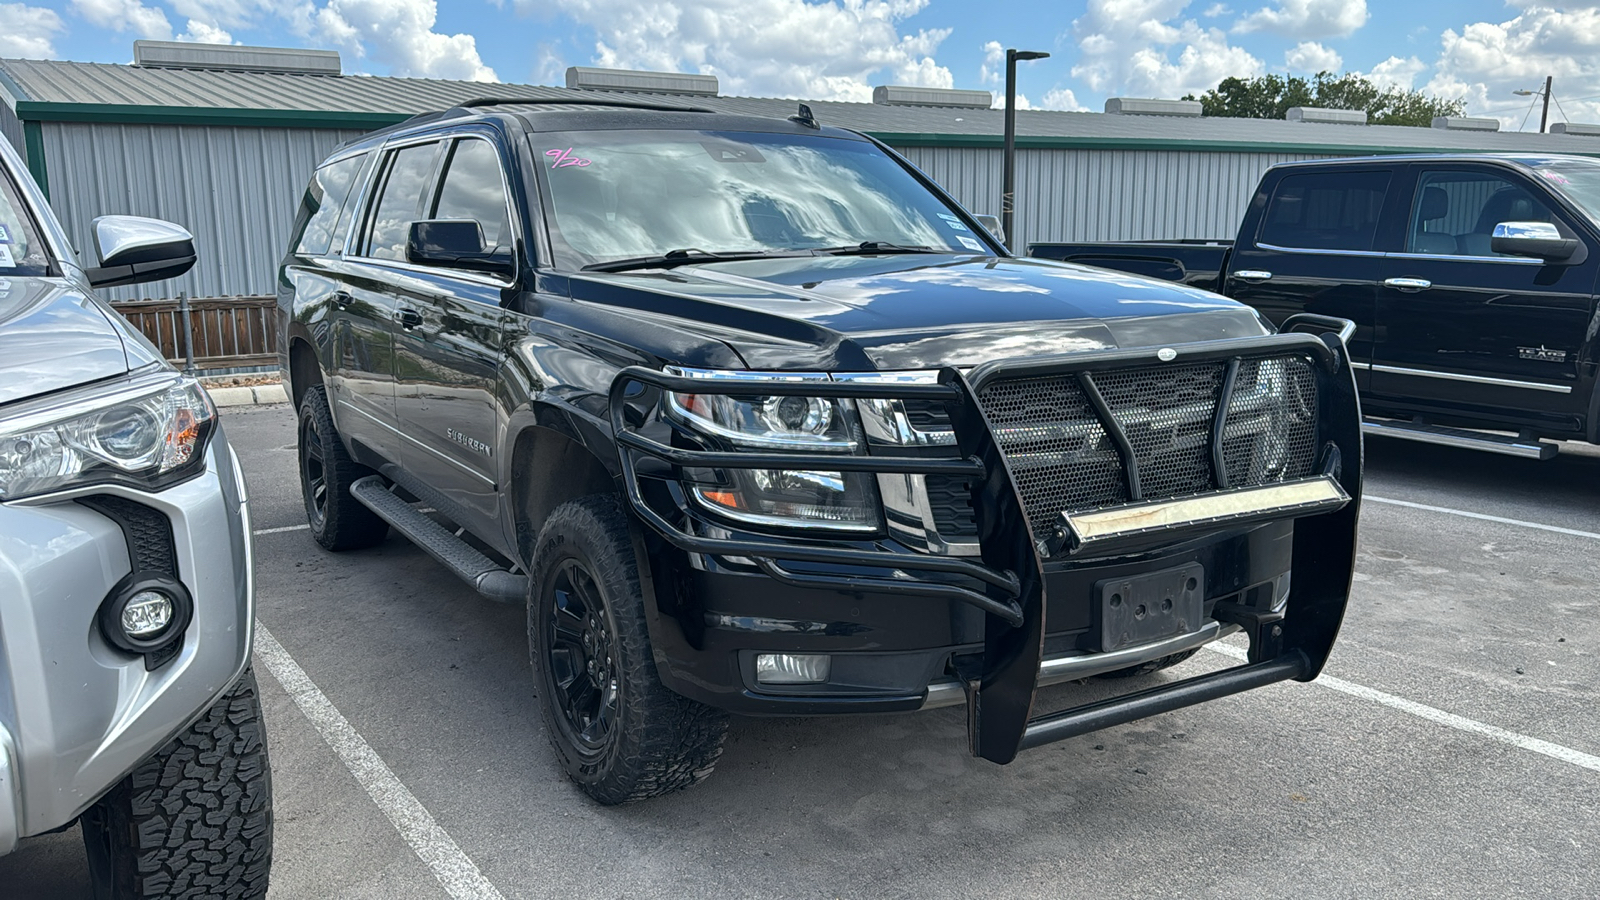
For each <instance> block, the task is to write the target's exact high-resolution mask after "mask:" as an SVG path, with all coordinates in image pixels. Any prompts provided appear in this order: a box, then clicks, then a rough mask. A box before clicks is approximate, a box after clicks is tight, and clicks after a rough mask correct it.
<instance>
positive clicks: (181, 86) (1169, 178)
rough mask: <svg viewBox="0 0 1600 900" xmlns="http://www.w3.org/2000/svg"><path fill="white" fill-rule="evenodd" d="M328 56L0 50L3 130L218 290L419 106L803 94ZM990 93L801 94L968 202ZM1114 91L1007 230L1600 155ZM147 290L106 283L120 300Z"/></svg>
mask: <svg viewBox="0 0 1600 900" xmlns="http://www.w3.org/2000/svg"><path fill="white" fill-rule="evenodd" d="M338 73H339V66H338V58H337V54H333V53H330V52H328V51H293V50H277V49H271V48H249V47H243V48H241V47H222V46H213V45H195V44H168V43H154V42H144V41H141V42H138V44H137V45H136V52H135V64H134V65H104V64H93V63H77V62H65V61H41V60H16V59H6V60H0V133H3V134H4V135H5V136H6V137H7V138H9V139H10V140H12V142H13V143H14V144H16V145H17V147H18V150H19V152H21V153H22V154H23V155H24V157H25V158H26V159H27V160H28V164H29V167H30V169H31V170H32V172H33V174H34V177H35V178H36V179H37V180H38V181H39V183H40V184H41V186H43V187H44V188H45V190H46V191H47V193H48V194H49V196H50V200H51V203H52V204H53V205H54V206H55V208H56V212H57V214H58V215H59V217H60V218H61V220H62V221H63V223H64V224H65V225H66V227H67V229H68V230H69V232H70V233H71V235H72V237H73V240H74V242H75V243H76V245H77V246H78V247H79V248H80V249H82V248H85V247H88V246H89V243H88V226H89V222H90V220H91V219H92V218H93V217H94V216H96V215H102V214H106V213H134V214H139V215H150V216H156V217H159V218H165V219H170V220H172V221H175V222H178V223H181V224H183V225H185V226H186V227H188V228H189V229H190V230H191V231H192V232H193V233H194V235H195V243H196V248H197V250H198V252H199V254H200V262H199V264H198V265H197V266H196V267H195V269H194V270H193V271H192V272H191V273H190V274H188V275H186V276H184V277H183V278H181V279H177V280H175V281H172V282H164V283H161V284H160V285H158V286H155V288H154V290H156V291H160V292H162V293H166V294H169V295H175V294H176V293H177V292H178V291H186V292H188V293H189V295H190V296H194V297H214V296H231V295H241V294H270V293H272V292H273V287H274V285H273V279H274V277H275V270H276V266H277V261H278V259H279V256H280V255H281V253H282V250H283V244H284V241H285V240H286V239H287V236H288V233H289V230H290V226H291V224H292V219H293V217H294V215H295V211H296V208H297V205H298V202H299V197H300V193H301V191H302V190H303V189H304V186H305V183H306V180H307V179H308V178H309V176H310V173H311V170H312V168H313V167H314V165H315V164H316V162H318V161H319V160H320V159H321V158H322V157H323V156H325V155H326V154H327V153H328V152H329V151H331V150H332V149H333V148H334V147H336V146H337V145H338V144H340V143H341V142H343V141H346V140H348V139H350V138H352V137H355V136H356V135H358V134H361V133H362V132H364V131H366V130H369V129H372V128H377V127H381V126H384V125H389V124H392V123H394V122H398V121H401V120H403V119H405V118H407V117H408V116H411V115H413V114H416V113H420V112H427V111H430V110H437V109H442V108H446V107H449V106H451V105H454V104H455V103H458V102H460V101H462V100H466V99H469V98H474V97H482V96H485V95H492V96H495V97H505V98H517V99H536V98H549V97H583V96H593V91H595V90H607V91H609V92H611V93H610V94H608V95H609V96H625V97H626V96H636V97H638V98H641V99H648V96H649V94H656V95H660V94H662V93H668V94H676V95H678V96H679V97H680V99H681V101H682V102H685V103H692V104H694V105H698V106H705V107H709V108H713V109H718V110H725V111H729V112H739V113H749V114H757V115H769V116H787V115H791V114H793V113H794V112H795V107H796V101H794V100H779V99H769V98H745V97H723V96H718V95H717V89H716V82H715V79H711V78H708V77H706V76H682V75H676V76H668V77H661V76H651V75H650V74H648V73H629V72H608V71H606V70H594V69H574V70H572V71H571V72H569V73H568V80H569V84H570V86H569V87H540V86H532V85H515V84H496V85H486V84H479V83H474V82H464V81H437V80H428V79H412V78H381V77H365V76H346V75H341V74H338ZM630 92H631V93H630ZM989 104H990V100H989V99H988V95H987V94H986V93H985V92H981V91H948V92H946V91H935V90H929V89H925V88H900V87H888V86H885V87H880V88H878V89H877V90H876V91H875V102H873V103H837V102H813V103H810V104H809V105H810V106H811V108H812V110H813V111H814V113H815V114H816V116H817V118H818V119H820V120H822V121H825V122H828V123H830V124H836V125H842V126H845V127H849V128H855V129H859V130H861V131H864V132H867V133H869V134H872V135H874V136H875V137H878V138H880V139H882V140H884V141H885V142H886V143H888V144H890V145H891V146H893V147H895V148H896V149H898V150H899V151H900V152H902V153H904V154H905V155H906V156H907V157H908V158H910V159H911V161H912V162H914V163H915V164H916V165H917V166H919V167H921V168H922V170H923V171H925V172H927V173H928V174H929V175H930V176H932V177H933V178H934V179H935V180H936V181H938V182H939V183H940V184H942V185H944V186H945V188H946V189H948V190H949V191H950V192H951V193H952V194H954V195H955V197H956V198H957V199H958V200H960V201H961V202H962V203H963V204H965V205H966V206H967V207H968V208H969V209H971V210H972V211H974V212H979V213H997V212H998V211H999V205H1000V204H999V197H1000V169H1001V131H1002V127H1003V125H1002V115H1003V114H1002V112H1001V111H1000V110H996V109H991V108H989ZM1107 106H1108V109H1114V110H1117V112H1116V113H1107V114H1102V113H1069V112H1050V111H1023V112H1019V114H1018V116H1017V126H1018V139H1017V146H1018V148H1019V150H1018V159H1017V235H1016V237H1017V240H1016V241H1014V244H1015V246H1017V247H1019V248H1020V247H1023V246H1025V245H1026V243H1027V242H1028V241H1035V240H1124V239H1128V240H1131V239H1144V238H1163V237H1192V238H1228V237H1232V235H1233V231H1234V227H1235V225H1236V223H1237V222H1238V221H1239V218H1240V216H1241V215H1242V214H1243V211H1244V205H1245V203H1246V202H1247V201H1248V199H1249V195H1250V191H1251V189H1252V188H1253V187H1254V185H1255V183H1256V180H1257V178H1258V177H1259V176H1260V174H1261V172H1262V171H1263V170H1264V169H1266V168H1267V167H1268V166H1270V165H1272V164H1274V163H1279V162H1286V161H1291V160H1301V159H1309V158H1315V157H1324V156H1347V155H1363V154H1371V153H1396V152H1419V151H1432V150H1444V151H1450V150H1456V151H1463V150H1471V151H1512V152H1552V153H1555V152H1559V153H1580V154H1585V155H1600V139H1596V138H1595V137H1590V136H1582V135H1580V134H1579V133H1578V132H1581V131H1583V129H1581V128H1577V127H1576V126H1574V128H1573V129H1572V130H1571V133H1566V134H1520V133H1519V134H1504V133H1495V132H1485V131H1481V130H1460V128H1400V127H1390V126H1361V125H1351V124H1332V122H1335V121H1340V120H1341V119H1348V118H1349V114H1348V113H1346V114H1344V116H1342V117H1341V116H1339V115H1321V114H1318V113H1319V111H1316V110H1310V111H1304V114H1303V115H1300V116H1296V117H1294V118H1295V119H1296V120H1295V121H1289V120H1285V121H1267V120H1253V119H1208V118H1201V117H1198V116H1197V115H1190V113H1198V109H1195V108H1190V107H1187V106H1185V105H1184V104H1181V103H1174V102H1172V101H1163V102H1152V101H1137V100H1120V99H1119V100H1114V101H1111V102H1108V104H1107ZM1192 106H1193V107H1198V104H1193V105H1192ZM1150 112H1158V113H1165V114H1161V115H1152V114H1149V113H1150ZM1174 112H1177V113H1181V114H1180V115H1172V113H1174ZM1358 115H1359V114H1358ZM1457 124H1458V125H1470V124H1471V123H1457ZM151 289H152V288H150V287H145V288H142V289H141V288H119V289H113V290H112V291H110V292H108V293H109V294H111V296H112V299H116V300H127V299H134V298H136V297H138V296H140V294H141V291H144V292H149V291H150V290H151Z"/></svg>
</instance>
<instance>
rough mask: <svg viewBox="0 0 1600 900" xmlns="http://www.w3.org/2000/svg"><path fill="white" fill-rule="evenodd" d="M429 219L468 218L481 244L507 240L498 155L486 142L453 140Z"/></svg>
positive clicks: (506, 242) (493, 245)
mask: <svg viewBox="0 0 1600 900" xmlns="http://www.w3.org/2000/svg"><path fill="white" fill-rule="evenodd" d="M428 218H430V219H472V220H474V221H476V222H477V223H478V225H479V226H480V227H481V228H482V229H483V246H484V249H486V250H493V249H495V248H496V247H499V246H502V245H509V244H510V243H511V223H510V222H509V221H508V220H507V216H506V191H505V182H504V181H503V180H502V179H501V177H500V155H499V154H498V153H496V152H495V149H494V145H493V144H491V143H489V142H488V141H480V140H470V139H469V140H464V141H457V142H456V145H455V148H454V149H453V150H452V151H451V153H450V161H449V162H448V163H446V168H445V173H444V184H443V186H442V187H440V188H439V199H438V202H436V203H435V204H434V207H433V211H432V213H431V214H430V215H429V216H428Z"/></svg>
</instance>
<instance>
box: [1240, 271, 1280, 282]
mask: <svg viewBox="0 0 1600 900" xmlns="http://www.w3.org/2000/svg"><path fill="white" fill-rule="evenodd" d="M1233 277H1235V278H1238V279H1240V280H1242V281H1248V282H1250V283H1251V284H1260V283H1261V282H1263V281H1266V280H1267V279H1269V278H1271V277H1272V273H1271V272H1268V271H1265V270H1263V269H1240V270H1239V271H1237V272H1235V273H1233Z"/></svg>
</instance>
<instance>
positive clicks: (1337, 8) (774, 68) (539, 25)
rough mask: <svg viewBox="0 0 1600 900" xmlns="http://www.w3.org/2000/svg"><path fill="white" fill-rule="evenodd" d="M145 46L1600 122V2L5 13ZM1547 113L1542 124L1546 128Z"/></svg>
mask: <svg viewBox="0 0 1600 900" xmlns="http://www.w3.org/2000/svg"><path fill="white" fill-rule="evenodd" d="M136 38H155V39H172V38H177V39H180V40H198V41H213V42H217V41H221V42H234V43H244V44H260V45H272V46H307V47H320V48H330V49H336V50H339V51H340V52H341V53H342V54H343V57H344V65H345V71H346V72H363V73H370V74H375V75H405V76H415V77H427V78H470V79H478V80H482V81H520V82H533V83H541V84H558V83H560V81H561V78H562V73H563V72H564V71H565V69H566V67H567V66H569V65H599V66H613V67H619V68H644V69H656V70H675V71H689V72H704V73H707V74H712V75H716V76H717V77H718V78H720V79H721V83H722V90H723V92H724V93H726V94H742V95H746V96H778V97H799V98H803V99H841V100H867V99H870V98H871V90H872V85H875V84H887V83H896V84H922V85H932V86H938V87H958V88H989V89H997V88H999V87H1000V84H999V80H1000V77H1001V69H1002V68H1003V66H1002V65H1000V64H999V61H1000V60H1001V59H1002V57H1001V48H1002V47H1006V46H1012V47H1024V48H1027V49H1033V50H1045V51H1048V52H1050V53H1051V54H1052V57H1051V58H1050V59H1048V60H1044V61H1041V62H1035V63H1030V64H1025V65H1024V66H1023V67H1022V72H1021V75H1020V77H1019V85H1020V90H1021V93H1022V94H1023V96H1024V97H1025V98H1026V99H1027V101H1028V102H1029V104H1030V105H1031V106H1034V107H1049V108H1054V109H1095V110H1098V109H1100V108H1102V104H1103V103H1104V100H1105V98H1106V97H1108V96H1135V97H1177V96H1180V95H1182V94H1184V93H1186V92H1190V91H1202V90H1205V89H1207V88H1210V87H1212V86H1214V85H1215V84H1216V83H1217V82H1218V81H1219V80H1221V79H1222V78H1225V77H1227V76H1229V75H1259V74H1264V73H1268V72H1277V73H1296V74H1308V73H1314V72H1317V71H1319V70H1323V69H1327V70H1332V71H1336V72H1344V71H1351V72H1362V73H1365V74H1368V75H1370V76H1372V77H1373V78H1374V79H1376V80H1378V81H1380V82H1382V83H1385V84H1396V85H1400V86H1402V87H1408V88H1409V87H1416V88H1423V89H1425V90H1428V91H1431V92H1433V93H1437V94H1441V95H1444V96H1447V97H1451V98H1456V97H1460V98H1464V99H1466V101H1467V110H1468V113H1469V114H1472V115H1489V116H1498V117H1500V118H1501V119H1502V120H1504V121H1505V122H1506V127H1508V128H1516V127H1519V126H1521V125H1522V123H1523V120H1524V117H1525V114H1526V112H1527V110H1528V104H1529V99H1528V98H1519V97H1516V96H1514V95H1513V94H1512V93H1511V92H1512V91H1513V90H1516V89H1532V88H1538V87H1540V86H1541V83H1542V80H1543V78H1544V76H1546V75H1554V76H1555V89H1554V90H1553V91H1552V93H1553V95H1554V97H1555V99H1556V101H1558V103H1559V104H1560V108H1559V109H1557V108H1554V107H1553V108H1552V110H1551V120H1552V121H1563V120H1567V119H1570V120H1572V121H1581V122H1600V0H1568V2H1561V3H1555V4H1553V5H1545V4H1544V3H1540V2H1537V0H1410V2H1404V3H1397V2H1388V3H1374V4H1373V5H1372V6H1368V2H1367V0H1192V2H1191V0H990V2H985V3H976V2H972V0H697V2H685V0H446V2H435V0H50V2H25V3H4V2H0V57H11V56H27V57H55V58H62V59H73V60H86V61H96V62H127V61H129V59H130V57H131V54H132V47H131V44H132V41H133V40H134V39H136ZM1537 125H1538V115H1537V112H1535V114H1534V115H1533V118H1532V120H1531V121H1530V122H1529V124H1528V126H1527V127H1529V128H1537Z"/></svg>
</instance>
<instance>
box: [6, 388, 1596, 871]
mask: <svg viewBox="0 0 1600 900" xmlns="http://www.w3.org/2000/svg"><path fill="white" fill-rule="evenodd" d="M224 422H225V424H226V428H227V431H228V434H229V437H230V438H231V440H232V441H233V443H234V446H235V447H236V448H237V449H238V451H239V454H240V457H241V458H242V460H243V462H244V467H245V471H246V474H247V476H248V478H249V481H250V488H251V491H252V508H253V512H254V517H255V528H256V529H257V533H258V537H257V545H256V548H257V556H256V565H257V587H258V597H259V611H258V612H259V619H260V622H261V624H262V625H263V626H264V628H263V629H262V630H261V631H260V632H259V634H258V643H257V647H258V649H257V662H256V666H257V670H258V673H260V674H261V685H262V691H263V696H264V699H265V701H266V703H267V710H266V714H267V716H268V728H269V732H268V733H269V742H270V749H271V754H272V762H273V769H274V771H273V779H274V787H275V804H276V813H277V845H276V859H275V865H274V870H273V875H272V883H273V890H272V896H273V897H275V898H331V897H340V898H343V897H358V898H365V897H372V898H385V900H396V898H412V897H417V898H436V897H451V896H453V897H457V898H498V897H505V898H514V897H563V898H587V897H598V898H612V897H674V898H676V897H702V896H717V897H818V898H840V897H842V898H864V897H986V898H1012V897H1035V896H1038V897H1046V896H1048V897H1058V896H1066V895H1084V896H1091V897H1186V898H1197V897H1219V898H1223V897H1227V898H1233V897H1286V896H1298V897H1361V898H1370V897H1383V896H1405V897H1447V898H1460V897H1496V898H1507V897H1592V896H1600V867H1597V866H1596V865H1595V863H1594V860H1595V859H1596V854H1597V852H1600V805H1597V804H1595V803H1594V802H1593V798H1594V797H1595V796H1596V792H1597V789H1600V716H1596V714H1595V710H1596V709H1597V708H1600V706H1597V702H1600V687H1597V685H1600V655H1597V654H1600V616H1597V611H1600V608H1597V598H1596V593H1595V590H1594V588H1593V585H1595V584H1596V583H1600V562H1597V558H1600V555H1597V554H1596V552H1595V551H1596V550H1597V549H1600V450H1597V449H1596V448H1589V447H1575V446H1571V445H1568V446H1567V447H1566V448H1564V452H1563V454H1562V455H1561V456H1559V457H1557V458H1556V459H1554V460H1552V461H1549V462H1545V463H1535V462H1528V461H1523V460H1514V459H1508V458H1503V457H1493V456H1486V455H1480V454H1476V453H1473V452H1469V451H1457V450H1447V449H1442V448H1431V447H1426V446H1422V445H1415V444H1403V443H1398V442H1391V441H1379V440H1374V441H1371V442H1369V444H1368V451H1367V452H1368V457H1367V473H1368V474H1367V494H1368V501H1367V503H1366V505H1365V507H1364V509H1363V513H1362V533H1361V545H1360V557H1359V561H1358V569H1359V572H1358V575H1357V579H1358V583H1357V585H1356V589H1355V595H1354V597H1353V599H1352V602H1351V606H1350V611H1349V615H1348V617H1347V619H1346V622H1345V628H1344V632H1343V635H1342V637H1341V639H1340V643H1339V646H1338V647H1337V648H1336V650H1335V652H1334V657H1333V660H1332V662H1331V663H1330V666H1329V669H1328V672H1327V676H1329V677H1325V678H1324V679H1323V680H1321V681H1319V682H1317V683H1315V684H1311V685H1301V684H1296V683H1289V684H1283V685H1275V686H1272V687H1268V688H1265V689H1262V690H1258V691H1253V692H1249V693H1247V694H1244V695H1240V696H1237V697H1233V698H1228V699H1225V700H1221V701H1216V702H1213V703H1209V704H1205V705H1202V706H1199V707H1195V708H1191V709H1188V710H1183V711H1180V712H1176V713H1171V714H1167V715H1164V716H1160V717H1157V718H1154V719H1148V720H1145V721H1142V722H1138V723H1134V724H1132V725H1128V726H1123V727H1119V728H1115V729H1111V730H1108V731H1105V732H1101V733H1098V734H1094V735H1090V736H1087V737H1083V738H1078V739H1074V740H1071V741H1067V742H1065V743H1061V744H1056V745H1052V746H1048V747H1045V748H1041V749H1038V750H1033V751H1030V752H1028V753H1026V754H1025V755H1024V756H1023V757H1022V758H1021V759H1020V760H1019V761H1018V762H1016V763H1015V764H1013V765H1011V766H1007V767H999V766H994V765H991V764H989V763H986V762H982V761H979V760H974V759H971V758H969V757H968V756H967V755H966V753H965V750H964V730H963V729H964V725H963V718H962V715H963V714H962V711H961V710H959V709H946V710H939V711H934V712H927V713H916V714H905V715H899V716H882V717H873V718H867V719H854V720H848V721H844V720H798V719H792V720H791V719H786V720H736V721H735V724H734V726H733V728H732V731H731V733H730V736H729V741H728V745H727V750H726V752H725V754H724V755H723V757H722V761H721V763H720V764H719V766H718V768H717V772H716V774H715V775H714V776H713V777H712V778H711V780H709V781H708V782H706V783H705V784H703V785H701V786H699V787H697V788H695V789H693V790H691V791H688V792H685V793H680V794H676V795H672V796H669V797H666V798H662V799H659V800H655V801H651V802H647V803H643V804H638V805H633V806H628V807H622V808H613V809H606V808H601V807H598V806H596V805H595V804H593V803H591V802H588V801H587V799H586V798H585V797H584V796H583V795H581V794H580V793H579V792H578V791H577V790H576V789H575V788H573V787H572V786H570V785H569V784H568V783H567V782H566V781H565V780H564V778H563V777H562V775H561V773H560V771H559V770H558V768H557V766H556V763H555V761H554V759H553V757H552V754H551V753H550V752H549V750H548V748H547V745H546V741H545V738H544V735H543V734H542V733H541V731H542V725H541V722H540V719H539V713H538V710H537V708H536V705H535V704H536V702H537V701H536V700H535V698H534V695H533V689H532V681H531V678H530V676H529V673H528V671H527V664H526V659H525V642H524V637H523V614H522V610H521V609H520V608H515V607H510V606H497V605H494V604H491V603H489V602H487V601H484V600H481V599H479V598H477V596H476V595H474V594H473V593H472V592H471V591H470V590H469V589H467V588H466V587H464V586H463V585H461V584H460V583H458V582H457V581H455V580H454V579H453V578H452V577H451V576H450V575H448V574H447V573H446V572H445V571H444V570H443V569H442V568H440V567H439V566H437V565H436V564H435V563H434V562H433V561H432V560H431V559H430V558H428V557H427V556H425V555H424V554H423V553H422V552H421V551H419V550H417V549H415V548H414V547H412V546H410V545H409V544H407V543H406V542H405V541H404V540H403V539H400V538H397V537H391V538H390V540H389V541H388V542H387V543H386V544H384V545H383V546H381V547H378V548H376V549H374V550H371V551H363V552H358V553H352V554H347V555H342V556H335V555H332V554H328V553H325V552H323V551H322V550H320V549H319V548H318V547H316V546H315V545H314V544H313V543H312V541H311V539H310V538H309V537H308V536H307V534H306V532H305V531H304V529H303V523H304V515H303V512H302V508H301V505H300V498H299V487H298V482H297V481H296V476H295V454H294V440H295V437H294V435H295V432H294V419H293V415H292V413H291V411H290V410H289V408H288V407H287V406H284V405H278V406H267V407H256V408H242V409H234V410H229V411H228V412H227V413H226V415H225V418H224ZM1464 513H1465V514H1464ZM1534 526H1539V527H1534ZM1230 664H1231V660H1230V659H1228V657H1227V656H1226V655H1225V654H1224V653H1220V652H1215V651H1212V652H1205V653H1202V654H1201V655H1199V656H1197V657H1196V658H1195V659H1194V660H1192V661H1190V662H1189V663H1186V664H1185V665H1184V666H1182V667H1180V668H1179V669H1177V670H1175V671H1176V673H1177V674H1178V675H1180V676H1181V675H1185V674H1193V673H1195V672H1198V671H1201V670H1202V669H1204V668H1207V667H1211V668H1215V667H1221V666H1226V665H1230ZM1158 677H1159V676H1158ZM1104 690H1106V686H1105V684H1104V683H1093V684H1089V685H1065V686H1061V687H1059V688H1053V689H1050V691H1049V692H1048V694H1047V696H1048V697H1049V698H1050V700H1051V702H1053V703H1056V704H1058V705H1067V704H1070V703H1073V702H1079V701H1081V700H1082V699H1083V698H1085V697H1087V696H1091V695H1093V694H1095V693H1097V692H1101V691H1104ZM291 692H292V696H291ZM81 846H82V845H81V839H80V837H79V835H78V832H77V830H76V829H74V830H71V831H68V832H65V833H63V834H60V835H55V836H51V837H48V838H43V839H39V840H35V841H32V842H30V843H27V844H25V845H24V846H23V847H22V848H21V849H19V850H18V851H17V852H16V853H14V854H12V855H11V856H9V857H6V858H3V859H0V895H3V896H4V897H6V898H17V900H22V898H50V900H56V898H61V900H75V898H80V897H82V898H87V897H88V896H89V890H88V886H87V881H86V878H85V876H84V873H83V865H84V863H83V851H82V849H81Z"/></svg>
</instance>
